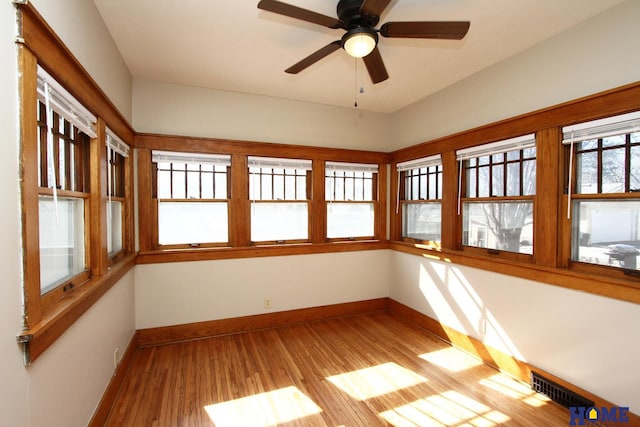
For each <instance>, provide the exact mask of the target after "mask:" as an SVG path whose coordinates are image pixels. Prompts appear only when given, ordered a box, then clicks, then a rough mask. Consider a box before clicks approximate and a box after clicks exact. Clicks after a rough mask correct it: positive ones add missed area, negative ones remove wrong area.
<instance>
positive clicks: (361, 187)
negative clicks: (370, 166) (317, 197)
mask: <svg viewBox="0 0 640 427" xmlns="http://www.w3.org/2000/svg"><path fill="white" fill-rule="evenodd" d="M373 179H374V174H373V173H372V172H356V171H341V170H332V169H327V170H326V172H325V200H328V201H349V202H366V201H373Z"/></svg>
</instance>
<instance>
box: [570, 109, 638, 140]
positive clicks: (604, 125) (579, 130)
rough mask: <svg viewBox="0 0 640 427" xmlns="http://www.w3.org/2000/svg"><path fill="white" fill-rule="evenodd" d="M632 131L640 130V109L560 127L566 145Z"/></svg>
mask: <svg viewBox="0 0 640 427" xmlns="http://www.w3.org/2000/svg"><path fill="white" fill-rule="evenodd" d="M632 132H640V111H636V112H634V113H629V114H622V115H619V116H614V117H607V118H606V119H598V120H592V121H589V122H584V123H578V124H576V125H571V126H565V127H563V128H562V143H563V144H566V145H568V144H571V143H572V142H581V141H586V140H589V139H599V138H606V137H608V136H615V135H624V134H626V133H632Z"/></svg>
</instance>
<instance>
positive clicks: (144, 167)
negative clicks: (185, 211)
mask: <svg viewBox="0 0 640 427" xmlns="http://www.w3.org/2000/svg"><path fill="white" fill-rule="evenodd" d="M151 185H152V179H151V150H149V149H148V148H144V149H139V150H138V236H139V237H138V244H139V245H140V252H146V251H150V250H151V249H153V245H154V243H153V239H152V237H153V235H154V233H153V230H152V229H151V226H152V224H156V223H157V220H156V219H153V213H154V212H155V210H154V209H153V206H152V205H153V200H152V198H151V197H152V194H153V192H152V191H151Z"/></svg>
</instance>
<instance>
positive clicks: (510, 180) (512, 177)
mask: <svg viewBox="0 0 640 427" xmlns="http://www.w3.org/2000/svg"><path fill="white" fill-rule="evenodd" d="M527 178H529V177H527ZM507 186H508V188H507V196H519V195H520V163H509V164H508V165H507Z"/></svg>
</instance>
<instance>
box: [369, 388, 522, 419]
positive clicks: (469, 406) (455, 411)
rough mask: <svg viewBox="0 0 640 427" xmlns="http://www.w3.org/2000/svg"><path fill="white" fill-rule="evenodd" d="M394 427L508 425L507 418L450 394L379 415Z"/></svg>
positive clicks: (500, 413) (432, 397) (464, 398)
mask: <svg viewBox="0 0 640 427" xmlns="http://www.w3.org/2000/svg"><path fill="white" fill-rule="evenodd" d="M380 416H382V417H383V418H384V419H385V420H386V421H387V422H388V423H390V424H391V425H394V426H399V427H404V426H420V427H422V426H425V427H432V426H434V427H435V426H437V427H441V426H473V427H492V426H497V425H499V424H503V423H505V422H507V421H509V420H510V419H511V418H509V417H508V416H507V415H505V414H503V413H502V412H499V411H496V410H493V409H491V408H490V407H488V406H486V405H484V404H482V403H480V402H478V401H476V400H474V399H471V398H470V397H467V396H465V395H463V394H461V393H458V392H456V391H453V390H450V391H445V392H444V393H441V394H439V395H434V396H429V397H427V398H424V399H419V400H416V401H413V402H411V403H408V404H406V405H402V406H399V407H397V408H394V409H390V410H388V411H384V412H382V413H380Z"/></svg>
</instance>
